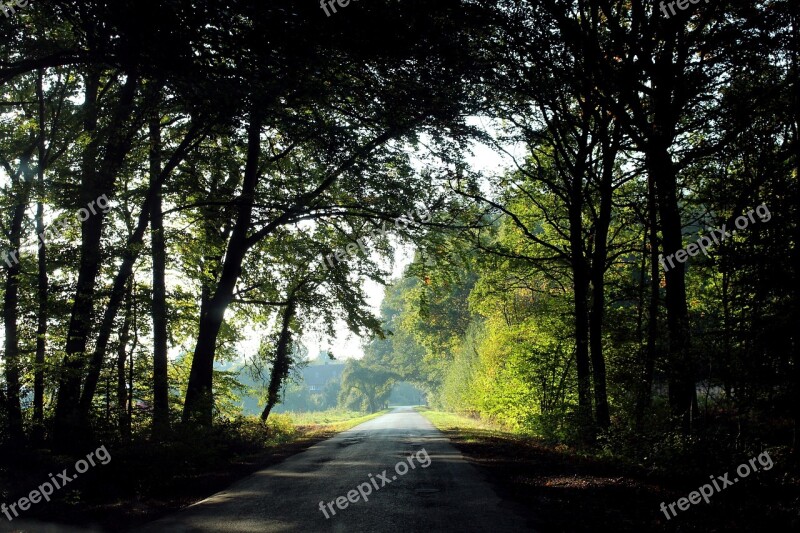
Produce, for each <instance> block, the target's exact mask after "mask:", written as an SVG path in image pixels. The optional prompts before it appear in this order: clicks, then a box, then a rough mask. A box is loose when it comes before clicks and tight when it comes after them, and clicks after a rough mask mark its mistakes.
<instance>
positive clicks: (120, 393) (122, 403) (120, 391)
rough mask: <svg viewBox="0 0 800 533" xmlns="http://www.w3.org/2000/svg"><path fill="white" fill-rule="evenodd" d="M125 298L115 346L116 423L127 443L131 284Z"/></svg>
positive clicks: (128, 435)
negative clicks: (127, 365) (127, 370)
mask: <svg viewBox="0 0 800 533" xmlns="http://www.w3.org/2000/svg"><path fill="white" fill-rule="evenodd" d="M126 292H127V294H126V298H125V318H124V320H123V323H122V328H121V329H120V331H119V344H118V345H117V423H118V427H119V434H120V435H121V436H122V439H123V440H124V441H125V442H129V441H130V438H131V434H130V416H129V415H128V395H129V393H128V384H127V377H126V372H125V363H126V361H127V360H128V342H129V341H130V332H131V302H132V297H133V294H132V293H133V289H132V284H131V283H129V284H128V288H127V290H126Z"/></svg>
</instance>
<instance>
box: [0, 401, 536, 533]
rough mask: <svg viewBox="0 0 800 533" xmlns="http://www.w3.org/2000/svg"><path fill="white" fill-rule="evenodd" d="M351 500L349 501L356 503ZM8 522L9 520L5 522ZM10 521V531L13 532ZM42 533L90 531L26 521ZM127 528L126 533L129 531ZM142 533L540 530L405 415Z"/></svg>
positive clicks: (339, 439)
mask: <svg viewBox="0 0 800 533" xmlns="http://www.w3.org/2000/svg"><path fill="white" fill-rule="evenodd" d="M348 498H349V499H348ZM0 522H3V521H0ZM8 525H9V524H2V523H0V531H8V529H4V527H3V526H8ZM13 525H14V526H16V528H20V527H21V528H22V529H16V528H14V529H12V530H15V529H16V530H17V531H19V530H22V531H26V532H32V533H67V532H69V533H72V532H77V531H86V530H79V529H73V528H68V527H63V526H56V525H51V524H42V523H28V524H25V523H17V522H15V523H14V524H13ZM124 530H126V528H125V526H121V527H120V529H119V531H124ZM136 531H141V532H146V533H189V532H192V533H194V532H197V533H201V532H209V533H212V532H213V533H256V532H258V533H264V532H303V533H307V532H311V533H318V532H325V531H332V532H347V533H360V532H378V533H382V532H394V531H402V532H404V533H410V532H426V533H438V532H451V531H452V532H459V533H461V532H472V531H485V532H491V533H502V532H517V531H533V529H532V528H530V527H527V526H526V524H525V521H524V520H523V519H522V518H521V517H520V516H519V515H518V514H517V513H515V512H514V507H513V505H511V504H508V503H505V502H503V501H502V500H501V499H500V498H499V497H498V496H497V495H496V494H495V492H494V491H493V489H492V487H491V486H490V485H489V483H487V482H486V481H485V480H484V479H483V477H482V476H481V475H480V474H479V473H478V471H477V470H476V469H475V468H474V467H473V466H472V465H470V464H469V463H467V462H466V461H465V460H464V457H463V456H462V455H461V453H460V452H459V451H458V450H456V449H455V448H453V446H451V445H450V443H449V441H448V439H447V437H445V436H444V435H443V434H442V433H441V432H440V431H439V430H437V429H436V428H435V427H434V426H433V425H431V423H430V422H428V420H427V419H425V418H424V417H422V416H421V415H420V414H418V413H417V412H416V411H414V410H413V409H412V408H410V407H398V408H395V409H394V410H393V411H392V412H390V413H388V414H386V415H383V416H381V417H378V418H375V419H373V420H371V421H369V422H366V423H364V424H361V425H359V426H356V427H355V428H353V429H351V430H349V431H345V432H344V433H340V434H338V435H337V436H335V437H333V438H331V439H328V440H326V441H323V442H320V443H318V444H316V445H315V446H312V447H311V448H309V449H308V450H306V451H305V452H303V453H300V454H297V455H294V456H292V457H290V458H288V459H286V460H285V461H283V462H282V463H279V464H276V465H273V466H270V467H269V468H266V469H264V470H261V471H259V472H256V473H255V474H252V475H250V476H248V477H246V478H244V479H241V480H239V481H238V482H236V483H234V484H233V485H232V486H230V487H229V488H228V489H227V490H224V491H222V492H219V493H217V494H215V495H213V496H211V497H210V498H207V499H205V500H203V501H201V502H198V503H196V504H194V505H191V506H189V507H187V508H186V509H184V510H183V511H181V512H179V513H176V514H174V515H171V516H167V517H166V518H162V519H160V520H158V521H155V522H152V523H150V524H148V525H146V526H144V527H142V528H139V529H137V530H136Z"/></svg>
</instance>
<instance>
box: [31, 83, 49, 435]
mask: <svg viewBox="0 0 800 533" xmlns="http://www.w3.org/2000/svg"><path fill="white" fill-rule="evenodd" d="M36 97H37V99H38V100H39V147H38V149H39V151H38V156H39V165H38V170H39V172H38V181H37V197H38V200H37V202H36V234H37V235H39V247H38V252H37V261H38V262H37V275H36V299H37V304H38V309H37V313H36V318H37V324H36V356H35V363H36V364H35V367H34V370H33V424H34V427H35V428H36V429H35V433H36V434H35V435H34V440H36V441H40V440H42V438H43V437H44V435H43V424H44V366H45V352H46V350H47V318H48V305H47V296H48V292H49V288H48V285H49V280H48V277H47V242H46V241H45V233H44V202H43V201H42V197H43V196H44V194H45V183H44V171H45V167H46V166H47V146H46V143H45V101H44V88H43V73H42V71H41V70H40V71H39V73H38V77H37V80H36Z"/></svg>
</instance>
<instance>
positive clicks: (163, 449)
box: [0, 411, 386, 531]
mask: <svg viewBox="0 0 800 533" xmlns="http://www.w3.org/2000/svg"><path fill="white" fill-rule="evenodd" d="M385 412H386V411H381V412H378V413H374V414H371V415H363V414H362V413H356V412H348V411H328V412H321V413H302V414H298V415H293V414H292V415H287V414H274V415H271V416H270V418H269V421H268V423H267V425H266V426H265V425H263V424H261V423H260V421H258V420H257V419H255V418H239V419H236V420H230V421H218V422H217V423H215V425H214V427H213V428H210V429H178V430H177V431H176V432H175V434H173V435H172V436H171V437H170V438H169V439H168V440H165V441H162V442H151V441H148V440H146V439H144V438H142V439H135V440H134V441H133V442H132V443H130V444H122V443H110V442H109V443H106V447H107V449H108V451H109V454H110V455H111V461H110V462H109V463H108V464H106V465H102V466H97V467H95V468H92V469H91V470H89V471H88V472H87V474H86V475H85V476H81V477H80V478H79V479H77V480H75V481H74V482H73V483H71V484H70V485H69V486H68V487H65V490H64V491H59V492H57V493H56V494H55V495H54V497H53V500H52V501H51V502H49V503H47V504H46V505H41V504H40V505H37V506H34V507H32V508H31V509H30V510H29V511H28V512H26V513H25V514H24V516H21V518H23V519H35V520H41V521H48V522H50V521H52V522H57V523H65V524H73V525H81V526H87V527H96V528H101V529H103V530H114V531H119V530H121V529H120V526H119V524H126V527H128V528H131V529H135V528H136V527H138V526H141V525H142V524H144V523H147V522H149V521H151V520H155V519H157V518H159V517H161V516H164V515H166V514H170V513H173V512H175V511H178V510H180V509H181V508H183V507H186V506H187V505H190V504H192V503H195V502H197V501H200V500H202V499H204V498H207V497H208V496H210V495H212V494H214V493H216V492H218V491H220V490H222V489H224V488H226V487H227V486H229V485H230V484H231V483H233V482H235V481H236V480H238V479H240V478H242V477H244V476H247V475H249V474H251V473H253V472H255V471H257V470H260V469H262V468H264V467H267V466H270V465H273V464H276V463H279V462H281V461H283V460H284V459H286V458H287V457H290V456H292V455H295V454H297V453H300V452H302V451H303V450H305V449H307V448H309V447H310V446H312V445H314V444H315V443H317V442H320V441H322V440H324V439H327V438H329V437H331V436H333V435H335V434H337V433H339V432H342V431H346V430H348V429H350V428H353V427H355V426H357V425H359V424H361V423H363V422H366V421H368V420H371V419H373V418H376V417H378V416H380V415H382V414H384V413H385ZM4 459H5V460H3V459H0V501H6V502H10V501H16V499H17V498H19V497H20V496H24V495H25V494H26V493H27V492H29V491H30V490H31V488H35V487H37V486H39V485H40V484H41V483H42V482H43V481H46V480H47V479H48V473H49V472H61V471H62V469H63V468H64V467H67V466H69V465H73V464H74V463H75V458H71V457H66V456H56V455H53V454H51V453H50V452H49V451H47V450H35V451H20V453H18V454H16V455H15V457H14V458H13V459H11V458H9V457H6V458H4ZM2 463H5V464H2Z"/></svg>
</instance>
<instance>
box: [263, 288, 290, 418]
mask: <svg viewBox="0 0 800 533" xmlns="http://www.w3.org/2000/svg"><path fill="white" fill-rule="evenodd" d="M296 310H297V302H296V299H295V296H294V295H290V296H289V300H288V302H287V305H286V308H285V309H284V311H283V321H282V325H281V333H280V336H279V337H278V346H277V348H276V350H275V361H273V363H272V372H271V374H270V379H269V389H268V390H267V405H266V406H265V407H264V411H263V412H262V413H261V421H262V422H266V421H267V417H269V413H270V411H272V408H273V407H274V406H275V404H277V403H278V400H279V399H280V398H279V396H280V390H281V385H282V384H283V381H284V380H285V379H286V376H287V375H288V374H289V366H290V364H291V354H290V353H289V348H290V346H291V341H292V330H291V325H292V320H293V319H294V315H295V311H296Z"/></svg>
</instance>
